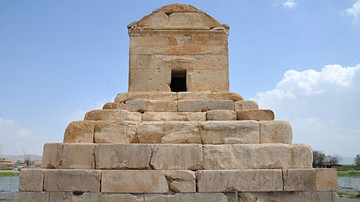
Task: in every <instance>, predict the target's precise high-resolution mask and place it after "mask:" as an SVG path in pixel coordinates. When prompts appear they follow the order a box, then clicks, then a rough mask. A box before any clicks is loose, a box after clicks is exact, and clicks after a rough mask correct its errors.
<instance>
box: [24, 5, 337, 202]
mask: <svg viewBox="0 0 360 202" xmlns="http://www.w3.org/2000/svg"><path fill="white" fill-rule="evenodd" d="M128 30H129V36H130V67H129V68H130V73H129V92H128V93H120V94H118V95H117V96H116V98H115V101H114V102H111V103H106V104H105V105H104V107H103V109H101V110H93V111H90V112H88V113H87V114H86V115H85V119H84V120H82V121H75V122H72V123H70V124H69V125H68V127H67V128H66V130H65V134H64V142H63V143H47V144H45V146H44V153H43V169H36V170H26V169H24V170H22V172H21V174H20V183H19V190H20V199H19V201H40V202H41V201H44V202H45V201H134V202H135V201H136V202H144V201H146V202H150V201H154V202H155V201H156V202H157V201H160V202H161V201H164V202H165V201H166V202H168V201H193V202H195V201H204V202H205V201H206V202H230V201H231V202H234V201H236V202H237V201H239V202H240V201H244V202H245V201H250V202H252V201H254V202H255V201H326V202H328V201H338V199H337V195H336V190H337V174H336V171H335V170H332V169H313V168H312V150H311V148H310V147H309V146H308V145H305V144H292V129H291V125H290V124H289V123H288V122H286V121H278V120H274V113H273V112H272V111H271V110H267V109H259V107H258V104H257V103H256V102H254V101H250V100H243V98H242V97H241V96H240V95H238V94H236V93H231V92H229V71H228V47H227V44H228V42H227V40H228V34H229V26H227V25H224V24H221V23H220V22H218V21H217V20H215V19H214V18H212V17H211V16H209V15H208V14H206V13H205V12H203V11H201V10H199V9H198V8H196V7H194V6H192V5H183V4H171V5H165V6H163V7H162V8H159V9H156V10H154V11H153V12H152V13H151V14H149V15H147V16H145V17H143V18H142V19H141V20H139V21H137V22H133V23H131V24H130V25H128Z"/></svg>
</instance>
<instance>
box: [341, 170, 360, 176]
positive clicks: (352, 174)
mask: <svg viewBox="0 0 360 202" xmlns="http://www.w3.org/2000/svg"><path fill="white" fill-rule="evenodd" d="M337 173H338V176H341V177H360V172H359V171H338V172H337Z"/></svg>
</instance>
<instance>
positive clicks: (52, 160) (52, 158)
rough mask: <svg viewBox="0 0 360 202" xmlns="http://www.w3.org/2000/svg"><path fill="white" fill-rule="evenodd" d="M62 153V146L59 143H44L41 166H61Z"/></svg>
mask: <svg viewBox="0 0 360 202" xmlns="http://www.w3.org/2000/svg"><path fill="white" fill-rule="evenodd" d="M62 155H63V148H62V144H61V143H46V144H45V145H44V152H43V157H42V167H43V168H59V166H61V164H62V163H61V159H62Z"/></svg>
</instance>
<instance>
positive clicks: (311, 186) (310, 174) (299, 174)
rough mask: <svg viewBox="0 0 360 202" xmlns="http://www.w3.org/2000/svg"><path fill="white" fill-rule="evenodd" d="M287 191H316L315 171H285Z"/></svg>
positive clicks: (285, 187) (285, 188)
mask: <svg viewBox="0 0 360 202" xmlns="http://www.w3.org/2000/svg"><path fill="white" fill-rule="evenodd" d="M283 176H284V190H285V191H313V190H316V171H315V169H291V170H283Z"/></svg>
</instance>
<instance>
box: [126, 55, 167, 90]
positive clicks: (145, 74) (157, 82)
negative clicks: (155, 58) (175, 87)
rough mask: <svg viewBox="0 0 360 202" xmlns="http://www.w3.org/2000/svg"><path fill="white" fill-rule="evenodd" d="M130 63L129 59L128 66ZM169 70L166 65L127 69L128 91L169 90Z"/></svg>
mask: <svg viewBox="0 0 360 202" xmlns="http://www.w3.org/2000/svg"><path fill="white" fill-rule="evenodd" d="M131 65H132V63H131V61H130V66H131ZM170 82H171V71H170V69H169V68H168V67H166V66H164V65H163V66H160V67H159V69H158V70H157V71H154V69H132V68H131V67H130V69H129V92H146V91H152V92H154V91H155V92H156V91H160V92H171V89H170Z"/></svg>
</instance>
